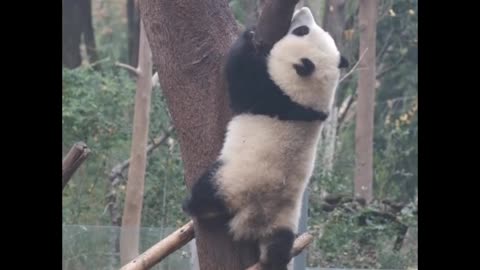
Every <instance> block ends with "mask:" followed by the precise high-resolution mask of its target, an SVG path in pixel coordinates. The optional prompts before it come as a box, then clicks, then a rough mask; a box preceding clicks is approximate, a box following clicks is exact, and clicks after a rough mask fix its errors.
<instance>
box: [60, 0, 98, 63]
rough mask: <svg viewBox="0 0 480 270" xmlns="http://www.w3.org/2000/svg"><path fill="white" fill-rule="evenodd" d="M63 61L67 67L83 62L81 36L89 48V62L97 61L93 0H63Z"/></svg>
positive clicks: (87, 48)
mask: <svg viewBox="0 0 480 270" xmlns="http://www.w3.org/2000/svg"><path fill="white" fill-rule="evenodd" d="M62 4H63V17H62V21H63V25H62V36H63V37H62V38H63V43H62V63H63V65H64V66H65V67H67V68H76V67H78V66H80V65H81V64H82V56H81V54H80V44H81V42H82V41H81V40H82V39H81V37H82V34H83V39H84V43H85V47H86V50H87V55H88V58H89V62H90V63H93V62H95V61H97V59H98V57H97V52H96V45H95V34H94V33H95V32H94V29H93V22H92V1H91V0H63V2H62Z"/></svg>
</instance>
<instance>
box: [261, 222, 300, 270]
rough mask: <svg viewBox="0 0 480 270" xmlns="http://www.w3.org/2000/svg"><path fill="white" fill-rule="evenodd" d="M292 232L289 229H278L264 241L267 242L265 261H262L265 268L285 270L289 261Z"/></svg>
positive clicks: (292, 239) (267, 269)
mask: <svg viewBox="0 0 480 270" xmlns="http://www.w3.org/2000/svg"><path fill="white" fill-rule="evenodd" d="M294 239H295V235H294V233H293V232H292V231H291V230H289V229H279V230H277V231H276V232H275V233H273V235H272V236H270V237H269V239H267V240H266V241H265V243H266V244H267V256H266V262H261V263H262V269H265V270H286V269H287V265H288V262H289V261H290V259H291V258H290V255H291V250H292V247H293V241H294Z"/></svg>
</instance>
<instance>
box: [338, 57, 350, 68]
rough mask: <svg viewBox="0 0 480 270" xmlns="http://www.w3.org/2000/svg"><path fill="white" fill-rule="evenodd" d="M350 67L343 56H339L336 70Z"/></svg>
mask: <svg viewBox="0 0 480 270" xmlns="http://www.w3.org/2000/svg"><path fill="white" fill-rule="evenodd" d="M349 65H350V63H348V60H347V58H345V57H343V55H341V56H340V63H339V64H338V68H347V67H348V66H349Z"/></svg>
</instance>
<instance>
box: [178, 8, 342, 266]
mask: <svg viewBox="0 0 480 270" xmlns="http://www.w3.org/2000/svg"><path fill="white" fill-rule="evenodd" d="M254 35H255V32H254V31H253V30H246V31H245V32H244V33H243V34H241V35H240V36H239V38H238V39H237V40H236V41H235V43H234V44H233V45H232V48H231V49H230V51H229V54H228V55H227V62H226V65H225V66H226V77H227V82H228V89H229V95H230V104H231V108H232V111H233V113H234V115H233V117H232V119H231V120H230V122H229V123H228V126H227V132H226V136H225V141H224V144H223V148H222V150H221V153H220V155H219V157H218V158H217V160H216V161H215V162H214V163H213V164H212V165H211V167H210V168H209V169H208V170H207V171H206V172H205V173H204V174H203V175H201V176H200V178H199V179H198V180H197V181H196V183H195V184H194V185H193V187H192V189H191V193H190V196H189V197H188V198H187V199H186V200H185V201H184V204H183V210H184V211H185V212H186V213H187V214H189V215H190V216H192V217H193V218H196V219H197V220H198V221H199V222H213V223H211V224H214V223H215V222H218V223H219V224H225V225H227V226H228V228H229V232H230V233H231V235H232V236H233V239H234V240H251V241H255V242H256V243H258V248H259V251H260V263H261V265H262V267H263V269H264V270H269V269H272V270H273V269H275V270H278V269H282V270H283V269H287V265H288V263H289V261H290V258H291V254H290V252H291V249H292V245H293V242H294V238H295V234H296V233H297V227H298V220H299V218H300V210H301V203H302V196H303V192H304V190H305V188H306V185H307V183H308V181H309V179H310V177H311V175H312V172H313V169H314V162H315V156H316V149H317V143H318V140H319V136H320V131H321V123H322V122H323V121H325V120H326V118H327V117H328V114H329V111H330V109H331V107H332V104H333V100H334V96H335V91H336V88H337V85H338V82H339V76H340V68H344V67H346V66H348V62H347V60H346V59H345V58H344V57H342V56H341V55H340V53H339V51H338V49H337V47H336V45H335V42H334V40H333V39H332V37H331V36H330V35H329V34H328V33H327V32H325V31H324V30H323V29H322V28H320V26H318V25H317V24H316V22H315V20H314V17H313V15H312V13H311V11H310V10H309V9H308V8H307V7H303V8H301V9H299V10H297V11H296V12H295V13H294V15H293V17H292V20H291V26H290V29H289V31H288V33H287V34H286V35H285V36H284V37H283V38H282V39H280V40H279V41H278V42H277V43H275V44H274V45H273V47H271V48H262V47H261V46H258V45H256V44H255V43H254Z"/></svg>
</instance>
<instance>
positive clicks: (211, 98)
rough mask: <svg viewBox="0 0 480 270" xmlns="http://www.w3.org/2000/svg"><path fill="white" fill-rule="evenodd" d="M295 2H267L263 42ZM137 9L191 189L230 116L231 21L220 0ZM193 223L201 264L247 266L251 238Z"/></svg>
mask: <svg viewBox="0 0 480 270" xmlns="http://www.w3.org/2000/svg"><path fill="white" fill-rule="evenodd" d="M297 1H298V0H289V1H285V0H281V1H279V0H275V1H267V2H266V4H265V8H264V12H262V15H261V16H260V22H262V21H263V22H264V23H263V24H264V25H263V26H262V23H260V25H259V27H258V29H259V30H258V33H257V36H256V37H259V38H261V42H262V44H265V45H266V46H268V45H271V44H273V43H274V42H275V41H276V40H279V39H280V38H281V37H282V36H283V35H284V34H285V33H286V32H287V30H288V26H289V23H290V18H291V15H292V13H293V7H294V4H292V3H296V2H297ZM272 2H273V4H272ZM275 3H276V4H275ZM265 10H269V12H266V13H265ZM140 13H141V18H143V21H144V22H145V31H146V33H147V36H148V39H149V41H150V44H151V47H152V53H153V61H154V64H155V66H156V67H157V68H158V75H159V80H160V84H161V85H162V90H163V91H164V95H165V97H166V101H167V105H168V109H169V111H170V113H171V116H172V121H173V124H174V126H175V129H176V132H177V135H178V139H179V144H180V151H181V155H182V160H183V165H184V172H185V181H186V184H187V187H188V188H189V189H190V188H191V186H192V184H193V183H194V181H196V180H197V178H198V177H199V176H200V174H202V173H203V172H204V170H205V169H206V168H207V167H208V166H209V165H210V164H211V163H212V162H213V161H214V160H215V159H216V158H217V156H218V154H219V152H220V149H221V147H222V143H223V139H224V133H225V127H226V124H227V122H228V120H230V117H231V112H230V109H229V106H228V105H229V102H228V92H227V89H226V86H227V85H226V82H225V79H224V74H223V72H222V67H223V63H224V60H225V59H224V57H225V55H226V54H227V52H228V50H229V48H230V45H231V44H232V42H233V41H234V39H235V38H236V36H237V34H238V29H237V25H236V23H235V19H234V17H233V15H232V13H231V11H230V9H229V7H228V4H227V1H224V0H217V1H213V0H210V1H198V0H177V1H162V0H141V1H140ZM282 16H283V18H281V17H282ZM277 22H278V23H277ZM265 24H268V25H270V26H271V27H270V28H274V29H273V30H272V29H269V27H266V26H265ZM194 226H195V240H196V243H197V251H198V259H199V265H200V269H205V270H207V269H208V270H217V269H218V270H220V269H229V270H245V269H246V268H247V267H249V266H251V265H253V264H254V263H256V262H257V260H258V251H257V248H256V246H254V245H253V244H252V243H247V242H242V243H240V242H233V241H232V239H231V237H230V236H229V235H228V233H227V231H226V229H224V230H221V231H212V230H208V228H206V227H204V226H203V225H202V224H199V223H197V222H194Z"/></svg>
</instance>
